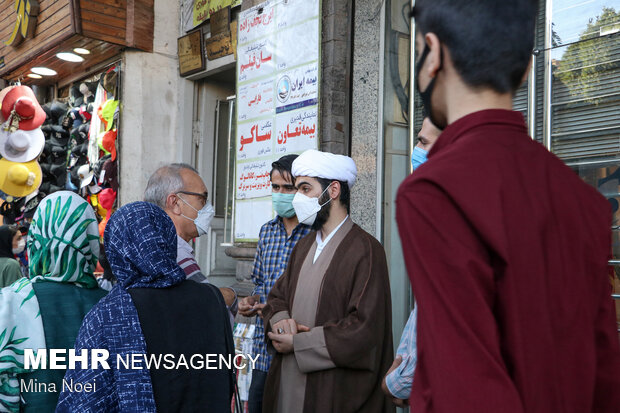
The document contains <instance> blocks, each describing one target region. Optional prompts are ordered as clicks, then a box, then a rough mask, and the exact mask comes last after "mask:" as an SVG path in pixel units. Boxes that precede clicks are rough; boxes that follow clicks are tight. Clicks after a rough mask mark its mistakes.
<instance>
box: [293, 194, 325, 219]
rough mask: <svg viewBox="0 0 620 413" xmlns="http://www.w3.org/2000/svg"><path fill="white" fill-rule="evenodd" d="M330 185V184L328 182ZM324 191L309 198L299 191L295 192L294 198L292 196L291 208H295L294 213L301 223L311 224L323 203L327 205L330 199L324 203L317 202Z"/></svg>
mask: <svg viewBox="0 0 620 413" xmlns="http://www.w3.org/2000/svg"><path fill="white" fill-rule="evenodd" d="M330 186H331V184H330ZM328 189H329V186H328V187H327V188H325V191H327V190H328ZM325 191H323V192H321V195H319V196H318V197H316V198H310V197H308V196H306V195H304V194H302V193H301V192H299V191H297V193H296V194H295V198H293V208H294V209H295V215H297V219H298V220H299V222H300V223H301V224H306V225H312V224H314V221H315V220H316V214H317V213H318V212H319V211H320V210H321V208H323V206H324V205H327V204H329V203H330V201H331V200H332V199H331V198H330V199H329V201H327V202H326V203H324V204H323V205H321V204H319V198H320V197H321V196H323V194H324V193H325Z"/></svg>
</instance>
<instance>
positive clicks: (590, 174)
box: [571, 159, 620, 259]
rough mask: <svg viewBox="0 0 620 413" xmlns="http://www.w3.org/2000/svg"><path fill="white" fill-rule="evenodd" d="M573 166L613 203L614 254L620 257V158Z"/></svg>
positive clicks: (586, 180) (614, 256)
mask: <svg viewBox="0 0 620 413" xmlns="http://www.w3.org/2000/svg"><path fill="white" fill-rule="evenodd" d="M571 167H572V169H573V170H574V171H575V172H577V173H578V174H579V176H580V177H581V178H582V179H583V180H584V181H585V182H586V183H588V184H590V185H592V186H593V187H595V188H596V189H598V191H599V192H600V193H601V194H602V195H603V196H604V197H605V198H606V199H607V200H608V201H609V203H610V204H611V210H612V213H613V218H612V255H613V258H614V259H620V208H619V205H620V159H615V160H613V161H608V162H600V163H592V164H581V165H572V166H571Z"/></svg>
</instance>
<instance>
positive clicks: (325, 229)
mask: <svg viewBox="0 0 620 413" xmlns="http://www.w3.org/2000/svg"><path fill="white" fill-rule="evenodd" d="M292 173H293V176H294V177H295V186H296V187H297V193H296V194H295V198H294V199H293V207H294V209H295V213H296V215H297V218H298V219H299V222H300V223H304V224H307V225H311V226H312V229H314V232H311V233H310V234H308V235H307V236H306V237H304V238H303V239H302V240H300V241H299V242H298V243H297V245H296V246H295V248H294V249H293V252H292V253H291V257H290V260H289V263H288V266H287V268H286V270H285V272H284V274H283V275H282V276H281V277H280V278H279V279H278V281H277V282H276V284H275V285H274V287H273V288H272V290H271V292H270V293H269V297H268V298H267V305H266V307H265V308H264V309H263V319H264V323H265V327H266V330H267V329H270V330H271V332H270V333H269V334H268V336H269V339H270V343H271V345H273V347H274V348H275V350H276V351H277V354H276V356H275V357H274V358H273V360H272V364H271V367H270V369H269V373H268V376H267V381H266V383H265V391H264V396H263V412H265V413H270V412H278V413H286V412H303V413H312V412H322V413H323V412H325V413H329V412H342V411H355V412H372V413H376V412H379V413H381V412H390V411H393V410H394V407H393V406H392V405H391V402H390V400H389V399H388V398H387V397H386V396H385V395H384V394H383V393H382V391H381V380H382V378H383V376H384V375H385V373H386V372H387V370H388V368H389V367H390V364H391V362H392V359H393V349H392V320H391V301H390V284H389V277H388V268H387V262H386V258H385V251H384V249H383V246H381V244H380V243H379V242H378V241H377V240H376V239H375V238H374V237H372V236H371V235H370V234H368V233H367V232H365V231H364V230H363V229H361V228H360V227H359V226H358V225H356V224H354V223H353V222H352V221H351V218H350V217H349V212H350V207H349V200H350V188H351V187H352V186H353V185H354V184H355V178H356V176H357V168H356V167H355V162H354V161H353V159H351V158H349V157H348V156H342V155H334V154H331V153H326V152H319V151H316V150H309V151H306V152H304V153H303V154H301V155H300V156H299V157H298V158H297V159H295V161H294V162H293V167H292Z"/></svg>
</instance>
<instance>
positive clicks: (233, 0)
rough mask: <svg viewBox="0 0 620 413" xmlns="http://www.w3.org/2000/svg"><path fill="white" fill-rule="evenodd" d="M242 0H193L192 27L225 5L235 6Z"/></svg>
mask: <svg viewBox="0 0 620 413" xmlns="http://www.w3.org/2000/svg"><path fill="white" fill-rule="evenodd" d="M241 3H242V0H194V1H193V4H192V6H193V7H192V26H191V27H192V28H193V27H196V26H198V25H199V24H201V23H203V22H205V21H207V20H209V19H210V18H211V16H212V15H213V14H215V13H216V12H218V11H219V10H222V9H224V8H226V7H229V6H230V7H231V8H232V7H236V6H239V5H240V4H241Z"/></svg>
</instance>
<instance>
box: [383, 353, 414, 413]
mask: <svg viewBox="0 0 620 413" xmlns="http://www.w3.org/2000/svg"><path fill="white" fill-rule="evenodd" d="M402 362H403V358H402V357H401V356H396V358H395V359H394V362H393V363H392V366H391V367H390V368H389V370H388V371H387V373H385V377H383V381H382V382H381V388H382V389H383V392H384V393H385V394H387V395H388V396H390V397H391V398H392V402H393V403H394V404H395V405H396V406H398V407H403V408H405V407H407V406H409V400H406V399H397V398H396V397H394V395H393V394H392V393H391V392H390V389H388V387H387V383H386V381H385V378H386V377H387V376H389V375H390V374H391V373H392V372H393V371H394V370H396V368H397V367H398V366H400V363H402Z"/></svg>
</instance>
